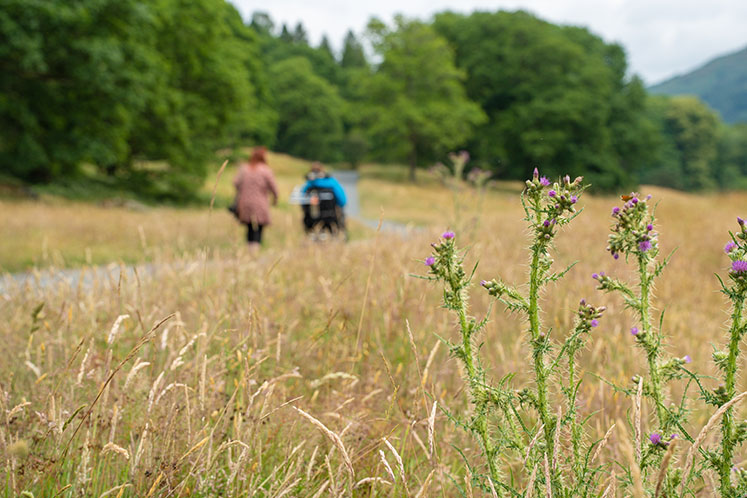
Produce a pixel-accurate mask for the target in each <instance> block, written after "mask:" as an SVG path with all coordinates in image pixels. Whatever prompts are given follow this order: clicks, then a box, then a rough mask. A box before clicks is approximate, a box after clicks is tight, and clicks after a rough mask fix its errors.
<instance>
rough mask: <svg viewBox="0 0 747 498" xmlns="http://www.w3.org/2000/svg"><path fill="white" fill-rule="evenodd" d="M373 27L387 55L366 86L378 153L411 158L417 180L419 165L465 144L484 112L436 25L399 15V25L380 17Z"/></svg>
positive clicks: (383, 54)
mask: <svg viewBox="0 0 747 498" xmlns="http://www.w3.org/2000/svg"><path fill="white" fill-rule="evenodd" d="M369 31H370V33H371V36H372V37H373V39H374V48H375V50H376V52H377V53H378V54H379V55H380V56H381V57H382V62H381V64H380V65H379V67H378V68H377V71H376V73H375V74H373V75H372V76H371V77H370V78H369V79H368V81H367V82H366V83H367V85H366V87H365V89H366V94H367V99H368V102H367V104H368V105H367V106H368V109H369V116H368V123H367V125H368V130H369V134H370V136H371V141H372V143H373V146H374V150H375V151H376V152H375V157H378V158H380V159H382V160H395V161H407V162H408V163H409V165H410V178H411V179H414V178H415V167H416V166H417V165H418V164H427V163H429V162H430V163H432V162H434V161H435V160H436V159H437V158H438V157H440V156H442V155H444V154H446V153H447V152H449V151H450V150H452V149H454V148H455V147H458V146H461V145H462V144H464V142H466V140H467V139H468V138H469V135H470V133H471V131H472V129H473V127H474V126H475V125H477V124H480V123H481V122H482V121H483V119H484V115H483V113H482V111H481V110H480V108H479V106H478V105H477V104H475V103H474V102H471V101H470V100H469V99H468V98H467V97H466V95H465V92H464V87H463V86H462V80H463V79H464V74H463V73H462V72H461V71H460V70H458V69H457V68H456V67H455V64H454V53H453V51H452V50H451V47H449V45H448V43H447V42H446V40H445V39H444V38H443V37H441V36H439V35H438V34H437V33H436V31H435V30H434V29H433V28H432V27H431V26H429V25H427V24H425V23H422V22H419V21H408V20H406V19H404V18H403V17H397V18H396V19H395V26H394V28H393V29H392V28H389V27H387V26H385V25H384V24H382V23H380V22H378V21H376V20H374V21H372V22H371V23H370V24H369Z"/></svg>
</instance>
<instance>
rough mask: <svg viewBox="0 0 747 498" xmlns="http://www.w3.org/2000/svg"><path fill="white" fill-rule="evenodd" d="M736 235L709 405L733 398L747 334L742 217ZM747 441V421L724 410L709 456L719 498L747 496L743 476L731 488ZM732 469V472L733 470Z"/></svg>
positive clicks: (746, 247)
mask: <svg viewBox="0 0 747 498" xmlns="http://www.w3.org/2000/svg"><path fill="white" fill-rule="evenodd" d="M737 223H738V224H739V232H738V233H737V234H736V235H735V234H731V240H730V241H729V242H728V243H727V244H726V246H725V247H724V252H725V253H726V254H727V256H728V257H729V259H730V260H731V266H730V268H729V280H728V282H729V283H728V284H726V283H724V281H723V280H722V279H721V278H720V277H719V281H720V283H721V291H722V292H723V293H724V294H725V295H726V296H727V297H728V298H729V300H730V301H731V307H732V312H731V324H730V326H729V336H728V340H729V342H728V350H727V351H715V352H714V353H713V360H714V362H715V363H716V366H717V367H718V368H719V370H720V371H721V373H722V376H723V383H722V384H721V385H720V386H719V387H718V388H717V389H716V390H715V391H714V392H713V393H712V394H709V393H707V392H706V393H704V394H705V399H706V401H708V402H709V403H711V404H713V405H715V406H718V407H719V408H720V407H722V406H723V405H724V404H726V403H729V402H730V401H731V400H733V399H734V397H735V396H736V395H737V391H736V380H737V373H738V372H737V370H738V365H739V361H740V351H739V344H740V342H741V341H742V339H743V338H744V335H745V333H747V320H746V319H745V316H744V305H745V299H746V298H747V226H745V221H744V220H743V219H742V218H737ZM745 439H747V421H742V422H740V423H738V424H737V423H736V422H735V420H734V408H733V407H731V406H730V407H728V408H727V409H726V411H725V412H724V414H723V418H722V419H721V452H720V454H711V455H710V459H709V460H710V463H711V465H712V466H713V467H714V470H716V472H718V475H719V490H720V493H721V496H722V497H736V496H745V495H747V475H745V473H744V472H739V471H738V472H736V475H737V479H738V482H737V486H736V487H735V486H733V485H732V480H731V476H732V473H733V472H732V469H733V465H734V464H733V460H734V452H735V450H736V449H737V448H738V447H739V446H740V445H741V443H742V442H744V440H745ZM735 470H736V469H735Z"/></svg>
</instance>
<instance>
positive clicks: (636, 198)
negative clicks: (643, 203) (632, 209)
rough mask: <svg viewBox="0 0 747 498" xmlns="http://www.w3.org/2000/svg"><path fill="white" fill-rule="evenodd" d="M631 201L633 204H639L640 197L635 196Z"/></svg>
mask: <svg viewBox="0 0 747 498" xmlns="http://www.w3.org/2000/svg"><path fill="white" fill-rule="evenodd" d="M630 202H632V203H633V204H638V197H633V198H632V199H631V200H630Z"/></svg>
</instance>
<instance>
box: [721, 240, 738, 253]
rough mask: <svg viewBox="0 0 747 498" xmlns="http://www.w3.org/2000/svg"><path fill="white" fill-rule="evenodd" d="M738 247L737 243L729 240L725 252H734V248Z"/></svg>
mask: <svg viewBox="0 0 747 498" xmlns="http://www.w3.org/2000/svg"><path fill="white" fill-rule="evenodd" d="M736 248H737V245H736V244H735V243H734V242H732V241H729V242H727V243H726V245H725V246H724V252H725V253H726V254H729V253H730V252H732V251H733V250H734V249H736Z"/></svg>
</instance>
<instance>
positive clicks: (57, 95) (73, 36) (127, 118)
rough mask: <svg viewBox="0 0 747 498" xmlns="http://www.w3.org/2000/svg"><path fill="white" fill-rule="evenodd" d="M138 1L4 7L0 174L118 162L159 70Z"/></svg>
mask: <svg viewBox="0 0 747 498" xmlns="http://www.w3.org/2000/svg"><path fill="white" fill-rule="evenodd" d="M153 27H154V19H153V16H152V15H151V13H150V12H149V10H148V9H147V8H144V7H143V6H142V5H141V4H140V2H137V1H135V0H81V1H78V2H74V3H67V2H47V1H42V0H6V1H4V2H3V8H2V9H0V69H1V70H0V137H2V138H0V169H2V171H3V172H5V173H6V174H10V175H13V176H16V177H19V178H21V179H23V180H26V181H30V182H40V181H50V180H54V179H55V178H59V177H66V176H70V175H73V174H75V172H76V171H77V167H78V165H79V164H80V163H81V162H83V161H90V162H95V163H99V164H104V165H106V164H114V163H116V162H118V161H120V160H121V159H122V158H124V157H126V156H127V154H128V147H129V146H128V132H129V130H130V127H131V126H132V123H133V121H134V119H135V116H136V115H137V113H138V112H139V111H140V110H141V109H143V108H144V106H145V100H144V98H143V94H144V93H145V89H147V88H148V87H150V86H152V82H153V73H155V71H156V68H155V66H154V61H153V56H154V54H153V52H152V50H151V47H150V46H149V45H150V43H151V41H152V37H151V34H150V30H152V29H153Z"/></svg>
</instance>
